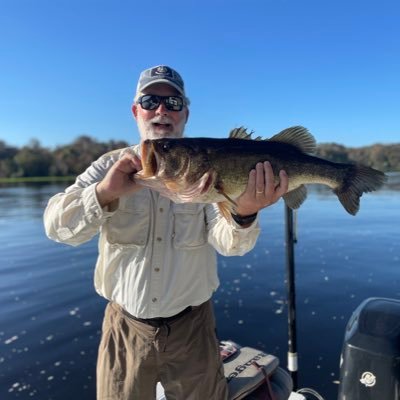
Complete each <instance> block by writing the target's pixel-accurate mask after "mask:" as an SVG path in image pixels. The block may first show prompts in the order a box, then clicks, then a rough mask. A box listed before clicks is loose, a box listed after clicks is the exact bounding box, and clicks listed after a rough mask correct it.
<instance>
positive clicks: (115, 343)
mask: <svg viewBox="0 0 400 400" xmlns="http://www.w3.org/2000/svg"><path fill="white" fill-rule="evenodd" d="M188 106H189V100H188V98H187V97H186V94H185V89H184V83H183V80H182V78H181V77H180V75H179V74H178V73H177V72H176V71H174V70H173V69H172V68H170V67H167V66H157V67H153V68H150V69H148V70H145V71H144V72H142V74H141V75H140V78H139V82H138V86H137V91H136V96H135V101H134V104H133V106H132V112H133V115H134V117H135V119H136V121H137V125H138V129H139V132H140V135H141V139H142V140H145V139H154V138H161V137H178V138H180V137H182V136H183V131H184V127H185V124H186V122H187V120H188V117H189V108H188ZM138 155H139V146H138V145H137V146H133V147H129V148H127V149H121V150H117V151H113V152H111V153H108V154H105V155H104V156H102V157H100V158H99V159H98V160H97V161H95V162H94V163H93V164H92V165H91V166H90V167H89V168H88V169H87V170H86V171H85V172H84V173H82V174H81V175H80V176H78V178H77V179H76V182H75V183H74V184H73V185H72V186H70V187H69V188H67V189H66V191H65V192H64V193H59V194H57V195H55V196H54V197H52V198H51V199H50V201H49V204H48V206H47V208H46V211H45V215H44V221H45V227H46V232H47V235H48V236H49V237H50V238H51V239H53V240H55V241H58V242H62V243H67V244H71V245H79V244H81V243H83V242H86V241H88V240H90V239H91V238H92V237H93V236H94V235H96V234H97V233H98V232H100V236H99V256H98V260H97V264H96V269H95V288H96V290H97V292H98V293H99V294H100V295H102V296H104V297H105V298H106V299H108V300H109V301H110V302H109V304H108V305H107V308H106V311H105V317H104V321H103V332H102V338H101V343H100V346H99V354H98V361H97V399H98V400H106V399H112V400H119V399H120V400H128V399H129V400H130V399H137V400H147V399H149V400H150V399H154V397H155V387H156V383H157V382H159V381H160V382H161V383H162V385H163V386H164V388H165V393H166V397H167V399H176V400H195V399H198V400H222V399H227V384H226V380H225V378H224V375H223V366H222V363H221V361H220V357H219V347H218V341H217V338H216V335H215V322H214V316H213V310H212V303H211V300H210V299H211V296H212V294H213V292H214V291H215V290H216V289H217V287H218V285H219V281H218V277H217V268H216V253H215V250H217V251H218V252H219V253H221V254H223V255H242V254H244V253H246V252H248V251H249V250H251V249H252V248H253V246H254V244H255V242H256V240H257V237H258V234H259V227H258V223H257V212H258V211H259V210H260V209H262V208H264V207H266V206H268V205H270V204H273V203H275V202H276V201H277V200H278V199H279V198H280V197H281V196H282V195H283V194H284V193H285V192H286V190H287V184H288V180H287V176H286V174H285V173H284V172H283V171H281V172H280V179H281V183H280V185H278V186H277V187H275V185H274V180H273V175H272V169H271V166H270V164H269V163H264V164H262V163H259V164H257V166H256V168H255V169H254V170H252V171H251V172H250V174H249V181H248V185H247V188H246V191H245V192H244V193H243V194H242V195H241V197H240V198H239V199H238V200H237V208H236V210H235V213H236V214H235V215H233V219H232V221H227V220H226V219H225V218H222V216H221V215H220V213H219V211H218V208H217V207H216V206H215V205H213V204H207V205H206V204H175V203H173V202H171V201H170V200H169V199H167V198H165V197H163V196H161V195H159V194H158V193H157V192H155V191H152V190H149V189H147V188H142V187H140V186H139V185H138V184H137V183H135V180H134V175H135V173H136V172H137V171H139V170H140V169H141V162H140V159H139V156H138Z"/></svg>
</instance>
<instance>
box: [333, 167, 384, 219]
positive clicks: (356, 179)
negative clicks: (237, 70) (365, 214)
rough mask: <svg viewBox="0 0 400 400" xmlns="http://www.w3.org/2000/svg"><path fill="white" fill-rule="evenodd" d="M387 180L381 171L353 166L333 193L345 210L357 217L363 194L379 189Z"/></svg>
mask: <svg viewBox="0 0 400 400" xmlns="http://www.w3.org/2000/svg"><path fill="white" fill-rule="evenodd" d="M386 180H387V176H386V175H385V174H384V173H383V172H381V171H378V170H376V169H373V168H370V167H366V166H363V165H351V166H350V168H349V171H348V173H347V176H346V179H345V180H344V182H343V183H342V185H340V186H339V187H337V188H336V189H334V190H333V192H334V193H335V194H336V195H337V197H338V198H339V201H340V202H341V203H342V205H343V207H344V208H345V210H346V211H347V212H348V213H349V214H351V215H356V214H357V212H358V210H359V208H360V197H361V196H362V195H363V193H367V192H372V191H374V190H377V189H379V188H380V187H381V186H382V185H383V184H384V183H385V182H386Z"/></svg>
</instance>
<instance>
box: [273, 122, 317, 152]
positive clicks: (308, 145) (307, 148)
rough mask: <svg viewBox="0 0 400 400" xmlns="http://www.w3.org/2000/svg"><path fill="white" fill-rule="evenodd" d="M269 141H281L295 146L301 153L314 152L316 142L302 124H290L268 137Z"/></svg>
mask: <svg viewBox="0 0 400 400" xmlns="http://www.w3.org/2000/svg"><path fill="white" fill-rule="evenodd" d="M268 140H269V141H271V142H283V143H288V144H291V145H292V146H295V147H297V148H298V149H299V150H301V151H302V152H303V153H314V152H315V150H316V147H317V143H316V141H315V139H314V136H313V135H311V133H310V132H308V130H307V128H304V127H302V126H292V127H291V128H287V129H285V130H283V131H282V132H279V133H277V134H276V135H274V136H272V137H271V138H270V139H268Z"/></svg>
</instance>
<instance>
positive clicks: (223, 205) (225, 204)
mask: <svg viewBox="0 0 400 400" xmlns="http://www.w3.org/2000/svg"><path fill="white" fill-rule="evenodd" d="M217 206H218V208H219V211H220V213H221V214H222V216H223V217H224V218H225V219H226V220H227V221H230V220H231V219H232V217H231V213H232V212H233V209H234V208H233V205H232V203H230V202H229V201H220V202H219V203H217Z"/></svg>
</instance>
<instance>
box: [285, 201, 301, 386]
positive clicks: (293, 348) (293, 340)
mask: <svg viewBox="0 0 400 400" xmlns="http://www.w3.org/2000/svg"><path fill="white" fill-rule="evenodd" d="M294 221H295V217H294V216H293V210H292V209H291V208H289V207H288V206H287V205H286V204H285V243H286V292H287V304H288V370H289V372H290V375H291V377H292V380H293V389H294V390H296V389H297V370H298V362H297V331H296V284H295V265H294V244H295V243H296V242H297V238H296V233H295V224H294Z"/></svg>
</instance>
